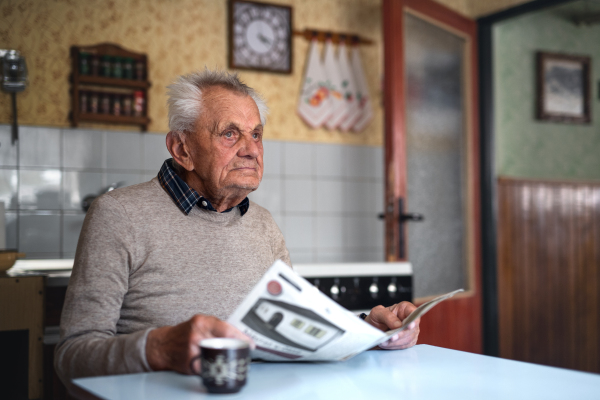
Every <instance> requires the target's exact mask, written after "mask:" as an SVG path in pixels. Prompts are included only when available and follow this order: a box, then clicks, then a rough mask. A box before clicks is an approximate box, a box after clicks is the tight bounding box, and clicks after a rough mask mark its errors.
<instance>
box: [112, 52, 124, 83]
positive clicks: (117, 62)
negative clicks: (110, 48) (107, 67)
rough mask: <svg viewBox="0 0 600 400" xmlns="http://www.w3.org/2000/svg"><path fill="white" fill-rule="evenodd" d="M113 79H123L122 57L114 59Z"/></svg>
mask: <svg viewBox="0 0 600 400" xmlns="http://www.w3.org/2000/svg"><path fill="white" fill-rule="evenodd" d="M112 77H113V78H117V79H122V78H123V62H122V59H121V57H113V60H112Z"/></svg>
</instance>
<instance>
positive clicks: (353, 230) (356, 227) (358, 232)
mask: <svg viewBox="0 0 600 400" xmlns="http://www.w3.org/2000/svg"><path fill="white" fill-rule="evenodd" d="M344 228H345V230H344V236H345V237H344V244H345V246H346V248H348V249H355V248H358V247H367V246H368V245H369V239H368V237H369V231H370V230H369V217H364V216H349V217H346V220H345V225H344Z"/></svg>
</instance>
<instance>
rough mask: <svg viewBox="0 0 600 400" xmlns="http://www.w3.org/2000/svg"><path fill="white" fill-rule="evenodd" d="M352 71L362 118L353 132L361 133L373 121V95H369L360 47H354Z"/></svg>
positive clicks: (357, 121) (358, 120)
mask: <svg viewBox="0 0 600 400" xmlns="http://www.w3.org/2000/svg"><path fill="white" fill-rule="evenodd" d="M351 61H352V71H353V72H354V81H355V82H356V88H357V91H356V100H357V102H358V107H359V109H360V117H359V118H358V119H357V120H356V122H355V123H354V126H353V127H352V130H353V131H354V132H360V131H362V130H363V129H365V127H366V126H367V125H368V124H369V122H371V119H373V105H372V104H371V95H370V93H369V85H368V84H367V79H366V77H365V73H364V71H363V68H362V63H361V61H360V51H359V50H358V46H357V45H354V46H353V47H352V60H351Z"/></svg>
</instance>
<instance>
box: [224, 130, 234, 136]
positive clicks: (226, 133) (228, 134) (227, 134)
mask: <svg viewBox="0 0 600 400" xmlns="http://www.w3.org/2000/svg"><path fill="white" fill-rule="evenodd" d="M232 136H233V132H231V131H229V132H225V137H226V138H230V137H232Z"/></svg>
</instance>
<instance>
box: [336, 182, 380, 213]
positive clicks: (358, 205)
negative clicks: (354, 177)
mask: <svg viewBox="0 0 600 400" xmlns="http://www.w3.org/2000/svg"><path fill="white" fill-rule="evenodd" d="M370 189H371V188H370V185H369V182H368V181H347V182H346V183H345V186H344V194H345V195H344V200H345V201H344V205H343V210H344V211H346V212H353V213H357V212H370V211H373V210H375V204H372V203H371V202H370V201H369V200H370V199H371V198H372V197H373V196H371V193H370V192H369V190H370Z"/></svg>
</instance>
